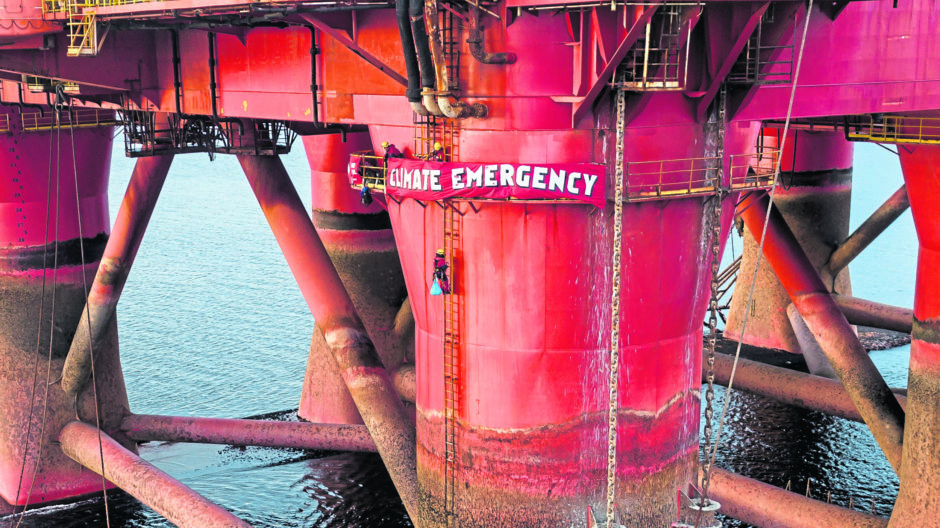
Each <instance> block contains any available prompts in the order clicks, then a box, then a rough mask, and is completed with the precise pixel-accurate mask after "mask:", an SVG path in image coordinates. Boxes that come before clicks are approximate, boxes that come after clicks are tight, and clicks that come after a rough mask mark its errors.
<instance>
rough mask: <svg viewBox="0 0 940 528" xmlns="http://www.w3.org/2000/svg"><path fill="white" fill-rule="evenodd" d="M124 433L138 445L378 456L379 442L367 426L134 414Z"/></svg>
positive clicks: (126, 424)
mask: <svg viewBox="0 0 940 528" xmlns="http://www.w3.org/2000/svg"><path fill="white" fill-rule="evenodd" d="M121 431H122V432H123V433H124V434H126V435H127V436H128V438H131V439H132V440H137V441H138V442H151V441H154V440H158V441H161V442H191V443H196V444H224V445H238V446H261V447H285V448H291V449H319V450H324V451H362V452H366V453H374V452H375V442H374V441H373V440H372V437H371V436H369V430H368V429H366V426H364V425H346V424H315V423H308V422H277V421H272V420H234V419H230V418H193V417H189V416H157V415H152V414H132V415H130V416H128V417H126V418H124V421H123V422H122V423H121Z"/></svg>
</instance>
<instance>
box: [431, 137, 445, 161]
mask: <svg viewBox="0 0 940 528" xmlns="http://www.w3.org/2000/svg"><path fill="white" fill-rule="evenodd" d="M428 161H444V147H443V146H442V145H441V142H440V141H435V142H434V150H432V151H431V153H430V154H428Z"/></svg>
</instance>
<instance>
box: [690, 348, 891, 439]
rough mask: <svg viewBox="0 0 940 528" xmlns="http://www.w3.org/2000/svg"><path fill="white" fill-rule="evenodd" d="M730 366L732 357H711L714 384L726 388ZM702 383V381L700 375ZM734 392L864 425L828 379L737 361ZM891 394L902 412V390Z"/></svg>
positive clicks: (844, 393) (841, 391)
mask: <svg viewBox="0 0 940 528" xmlns="http://www.w3.org/2000/svg"><path fill="white" fill-rule="evenodd" d="M703 364H704V363H703ZM733 364H734V358H733V357H731V356H728V355H726V354H715V383H716V384H718V385H727V384H728V381H729V380H730V378H731V369H732V366H733ZM702 380H703V381H704V380H705V375H704V372H703V374H702ZM734 389H736V390H741V391H744V392H749V393H751V394H757V395H758V396H763V397H765V398H770V399H772V400H776V401H778V402H780V403H785V404H787V405H792V406H794V407H802V408H803V409H809V410H811V411H817V412H822V413H826V414H831V415H833V416H838V417H839V418H844V419H846V420H852V421H854V422H864V420H862V416H861V415H860V414H859V413H858V409H856V408H855V404H853V403H852V399H851V398H850V397H849V393H848V392H847V391H846V390H845V387H843V386H842V384H841V383H839V382H838V381H835V380H831V379H828V378H823V377H820V376H813V375H812V374H806V373H803V372H798V371H796V370H790V369H786V368H781V367H775V366H773V365H767V364H764V363H760V362H758V361H751V360H748V359H743V358H739V359H738V367H737V370H736V371H735V374H734ZM895 390H897V391H898V392H895V396H894V397H895V398H897V400H898V404H899V405H900V406H901V407H902V408H906V407H907V398H906V397H905V396H904V395H903V394H900V393H899V392H903V389H892V391H895Z"/></svg>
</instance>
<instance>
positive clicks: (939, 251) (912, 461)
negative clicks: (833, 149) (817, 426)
mask: <svg viewBox="0 0 940 528" xmlns="http://www.w3.org/2000/svg"><path fill="white" fill-rule="evenodd" d="M908 149H910V151H908ZM900 156H901V168H902V169H903V170H904V180H905V182H906V183H907V190H908V195H909V197H910V202H911V213H912V214H913V216H914V226H915V227H916V228H917V238H918V240H919V242H920V251H919V252H918V254H917V286H916V289H915V292H914V329H913V332H912V333H911V338H912V342H911V365H910V374H909V378H908V384H907V386H908V392H907V413H908V415H907V422H906V424H905V430H904V438H905V442H904V454H903V458H902V461H901V472H900V477H901V489H900V490H899V492H898V500H897V502H896V503H895V505H894V513H892V515H891V522H890V524H889V525H888V526H890V527H891V528H914V527H918V528H919V527H922V526H935V525H936V523H937V519H940V496H938V494H937V490H938V489H940V450H938V449H937V446H938V445H940V419H938V416H937V412H938V410H940V271H938V270H940V221H938V211H940V187H938V184H937V175H938V174H940V147H936V146H925V145H919V146H908V147H907V148H904V149H900Z"/></svg>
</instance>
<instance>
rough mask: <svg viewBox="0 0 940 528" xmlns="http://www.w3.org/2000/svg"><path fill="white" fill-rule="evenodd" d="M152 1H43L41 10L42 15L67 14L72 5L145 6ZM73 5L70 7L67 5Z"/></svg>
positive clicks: (83, 6)
mask: <svg viewBox="0 0 940 528" xmlns="http://www.w3.org/2000/svg"><path fill="white" fill-rule="evenodd" d="M153 1H154V0H84V1H80V2H75V1H74V0H43V2H42V9H43V12H44V13H67V12H69V8H70V7H73V8H74V7H75V6H74V4H80V7H82V8H85V7H111V6H123V5H132V4H146V3H150V2H153ZM70 3H71V4H73V6H70V5H69V4H70Z"/></svg>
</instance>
